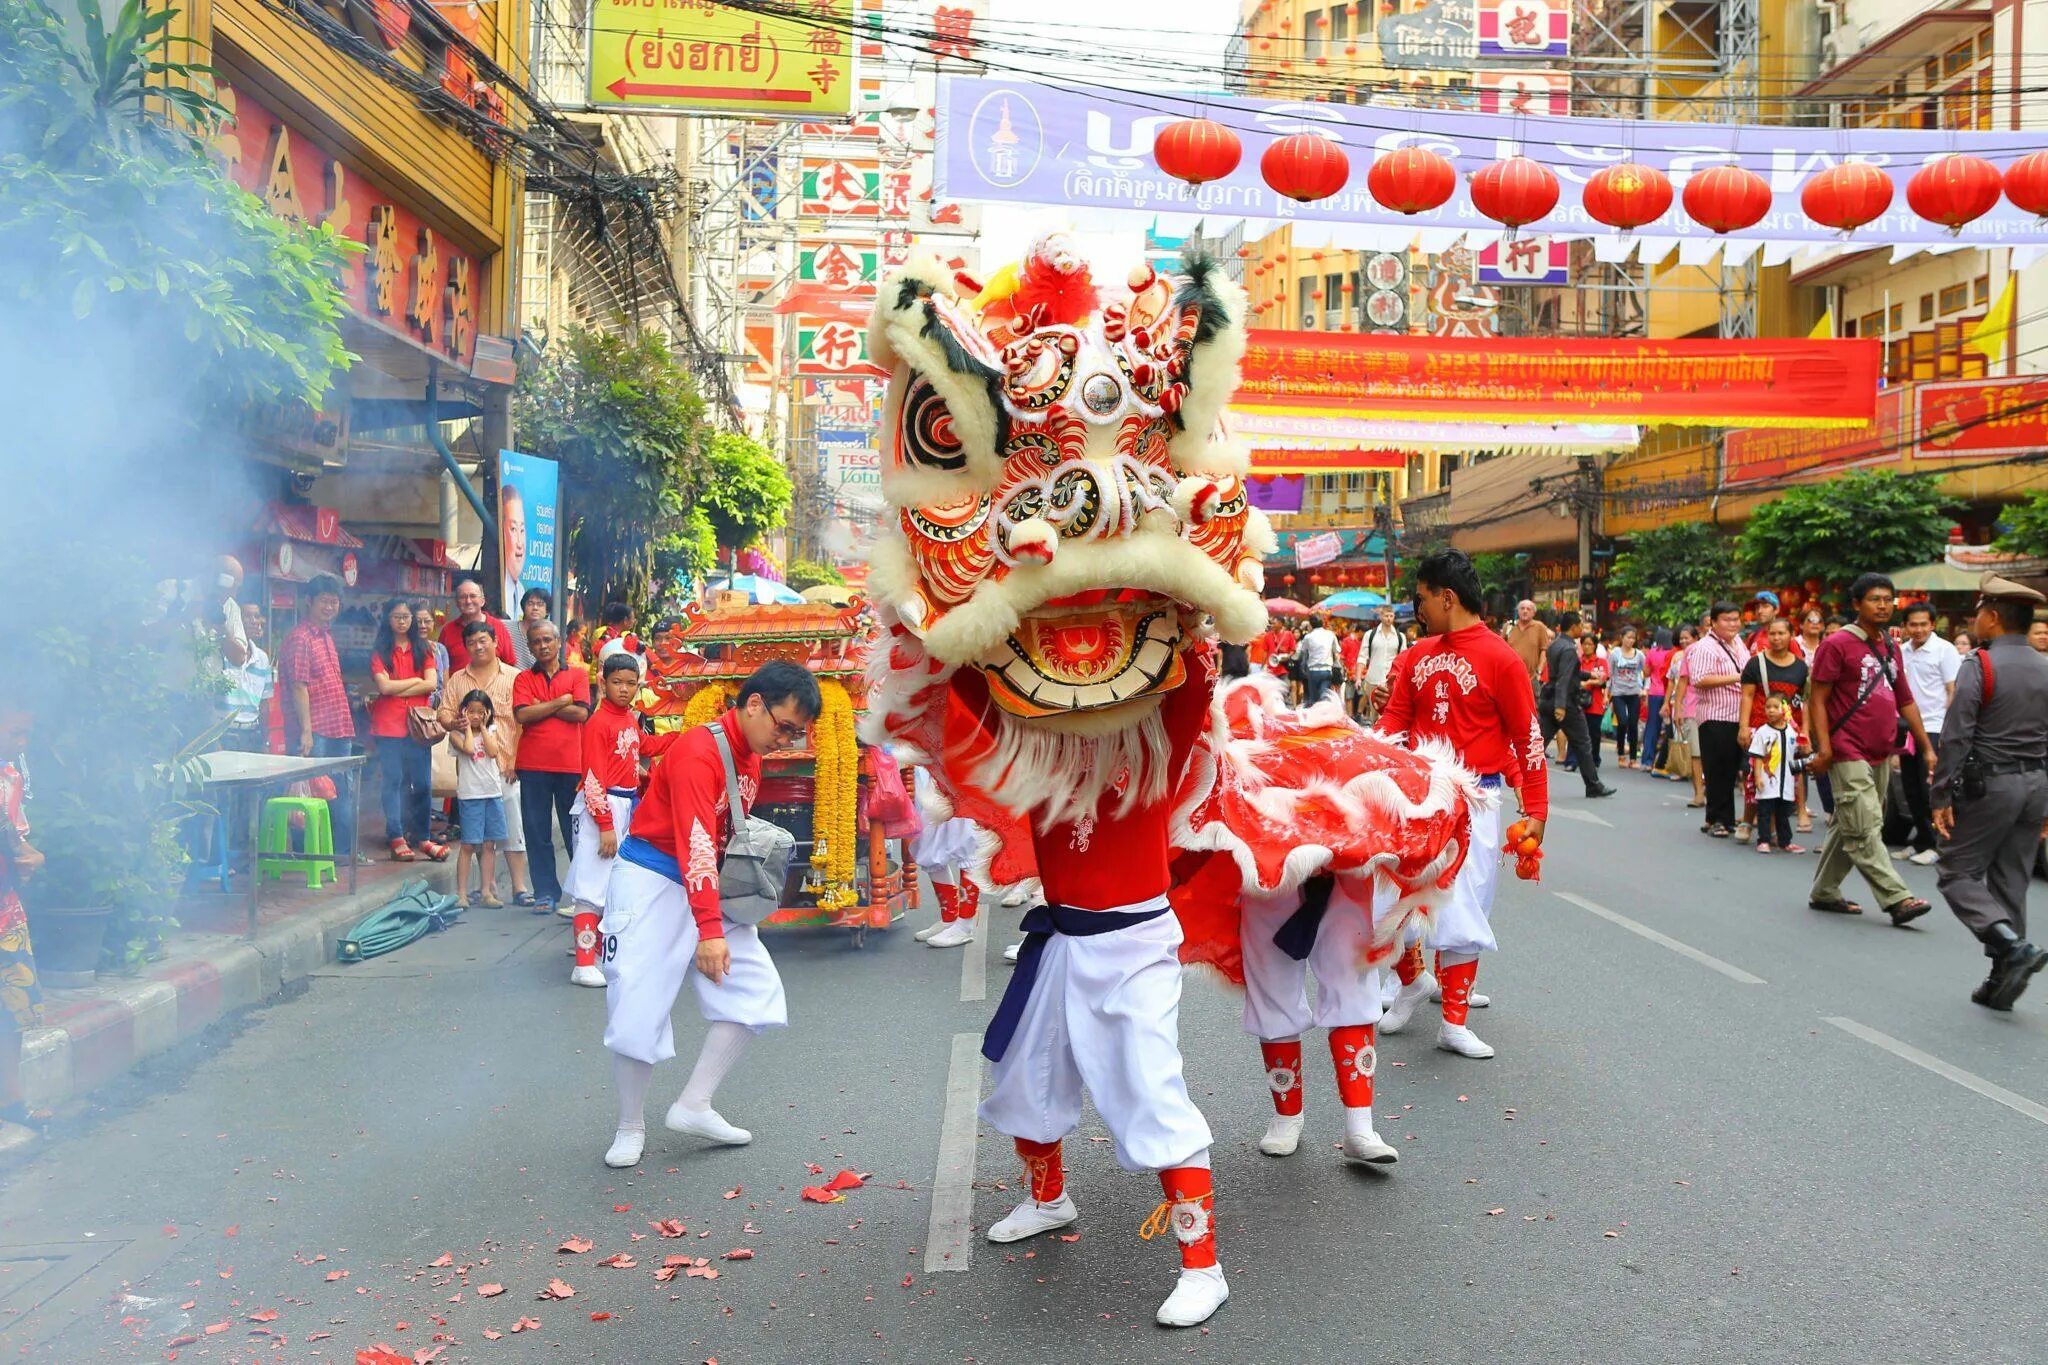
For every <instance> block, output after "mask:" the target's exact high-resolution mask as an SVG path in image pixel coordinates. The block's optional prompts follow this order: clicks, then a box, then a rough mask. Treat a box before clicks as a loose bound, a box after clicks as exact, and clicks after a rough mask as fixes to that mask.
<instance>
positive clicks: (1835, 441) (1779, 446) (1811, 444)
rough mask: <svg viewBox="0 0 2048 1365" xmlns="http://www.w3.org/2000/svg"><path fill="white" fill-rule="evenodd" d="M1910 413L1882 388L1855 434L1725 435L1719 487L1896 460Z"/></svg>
mask: <svg viewBox="0 0 2048 1365" xmlns="http://www.w3.org/2000/svg"><path fill="white" fill-rule="evenodd" d="M1911 411H1912V402H1911V399H1910V396H1909V395H1907V394H1905V393H1903V392H1901V391H1900V390H1898V389H1887V390H1885V391H1884V392H1883V393H1881V394H1879V395H1878V396H1877V414H1876V418H1875V420H1873V421H1872V422H1871V424H1870V425H1869V426H1867V427H1863V428H1860V429H1858V430H1854V431H1844V430H1841V429H1840V428H1831V427H1817V428H1811V429H1808V430H1804V431H1801V430H1798V429H1796V428H1784V427H1771V428H1766V429H1765V430H1762V431H1731V432H1729V433H1728V436H1727V439H1726V440H1725V441H1723V442H1722V443H1721V470H1722V472H1721V483H1722V486H1723V487H1726V488H1741V487H1743V486H1745V485H1747V484H1754V483H1768V482H1770V481H1772V480H1774V479H1784V478H1789V477H1791V476H1792V475H1794V474H1804V473H1808V472H1812V471H1817V470H1825V469H1841V468H1846V467H1848V466H1850V465H1858V464H1866V463H1871V462H1874V461H1879V460H1887V459H1889V460H1897V459H1899V458H1900V457H1901V456H1902V455H1903V454H1904V453H1905V447H1907V446H1909V445H1910V444H1911V443H1912V436H1911V434H1910V433H1909V432H1908V431H1907V429H1906V414H1907V413H1909V412H1911Z"/></svg>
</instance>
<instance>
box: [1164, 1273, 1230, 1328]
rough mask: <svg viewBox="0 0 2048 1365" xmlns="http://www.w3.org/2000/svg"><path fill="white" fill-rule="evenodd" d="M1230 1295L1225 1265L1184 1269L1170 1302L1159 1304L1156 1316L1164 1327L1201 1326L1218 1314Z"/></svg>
mask: <svg viewBox="0 0 2048 1365" xmlns="http://www.w3.org/2000/svg"><path fill="white" fill-rule="evenodd" d="M1229 1297H1230V1285H1229V1284H1228V1283H1227V1282H1226V1281H1225V1280H1224V1278H1223V1267H1222V1266H1220V1265H1212V1266H1205V1267H1203V1268H1202V1269H1200V1270H1183V1271H1181V1272H1180V1282H1179V1283H1178V1284H1176V1285H1174V1287H1173V1292H1172V1293H1171V1294H1168V1295H1167V1296H1166V1302H1165V1303H1162V1304H1160V1305H1159V1311H1158V1312H1157V1313H1154V1314H1153V1315H1152V1320H1153V1321H1154V1322H1156V1323H1158V1324H1159V1325H1160V1326H1161V1327H1195V1326H1199V1325H1200V1324H1202V1323H1205V1322H1207V1321H1208V1320H1209V1319H1210V1318H1211V1317H1213V1316H1215V1313H1216V1310H1217V1309H1219V1308H1221V1307H1222V1306H1223V1301H1224V1300H1225V1299H1227V1298H1229Z"/></svg>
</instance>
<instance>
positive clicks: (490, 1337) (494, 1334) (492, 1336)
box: [484, 1327, 505, 1341]
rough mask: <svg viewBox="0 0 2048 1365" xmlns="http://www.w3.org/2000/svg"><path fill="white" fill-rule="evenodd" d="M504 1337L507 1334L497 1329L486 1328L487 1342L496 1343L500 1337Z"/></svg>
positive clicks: (485, 1336) (485, 1338)
mask: <svg viewBox="0 0 2048 1365" xmlns="http://www.w3.org/2000/svg"><path fill="white" fill-rule="evenodd" d="M504 1335H505V1334H504V1333H503V1332H500V1331H498V1330H497V1329H496V1328H495V1327H486V1328H484V1340H485V1341H496V1340H497V1339H498V1338H499V1337H502V1336H504Z"/></svg>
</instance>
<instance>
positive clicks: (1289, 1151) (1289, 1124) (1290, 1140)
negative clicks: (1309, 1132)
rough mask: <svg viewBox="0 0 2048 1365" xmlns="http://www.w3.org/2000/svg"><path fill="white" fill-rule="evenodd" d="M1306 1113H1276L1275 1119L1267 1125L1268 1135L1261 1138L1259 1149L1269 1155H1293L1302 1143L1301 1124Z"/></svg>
mask: <svg viewBox="0 0 2048 1365" xmlns="http://www.w3.org/2000/svg"><path fill="white" fill-rule="evenodd" d="M1305 1117H1306V1116H1305V1115H1302V1114H1275V1115H1273V1121H1272V1122H1271V1123H1268V1124H1267V1125H1266V1135H1265V1136H1264V1137H1262V1138H1260V1139H1259V1150H1260V1151H1262V1152H1264V1153H1265V1154H1266V1155H1267V1156H1293V1155H1294V1149H1295V1148H1297V1147H1299V1146H1300V1145H1301V1124H1302V1120H1303V1118H1305Z"/></svg>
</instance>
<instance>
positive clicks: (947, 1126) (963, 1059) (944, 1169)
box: [924, 1033, 981, 1274]
mask: <svg viewBox="0 0 2048 1365" xmlns="http://www.w3.org/2000/svg"><path fill="white" fill-rule="evenodd" d="M980 1102H981V1035H980V1034H978V1033H956V1034H954V1035H953V1060H952V1062H951V1063H950V1064H949V1065H948V1066H947V1068H946V1116H945V1119H944V1121H943V1122H942V1123H941V1125H940V1127H939V1167H938V1171H937V1173H936V1174H935V1175H934V1176H933V1177H932V1217H931V1223H930V1224H929V1225H928V1226H927V1227H926V1229H925V1234H924V1268H925V1272H926V1273H927V1274H929V1273H931V1272H933V1271H938V1270H966V1269H968V1268H969V1267H970V1266H971V1265H972V1264H973V1261H974V1237H973V1234H972V1232H971V1231H970V1230H969V1228H968V1224H970V1223H972V1222H973V1221H974V1157H975V1147H976V1145H977V1143H978V1142H979V1141H980V1124H979V1121H978V1120H977V1119H976V1117H975V1112H974V1110H975V1106H976V1105H978V1104H979V1103H980Z"/></svg>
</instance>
